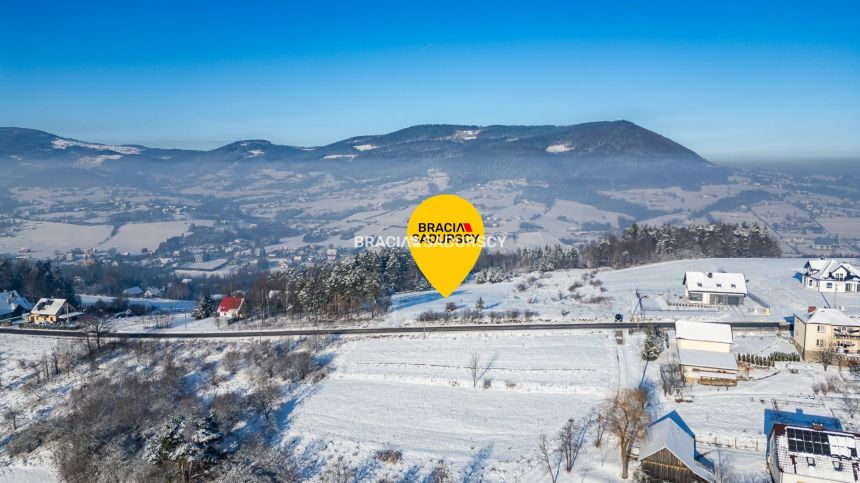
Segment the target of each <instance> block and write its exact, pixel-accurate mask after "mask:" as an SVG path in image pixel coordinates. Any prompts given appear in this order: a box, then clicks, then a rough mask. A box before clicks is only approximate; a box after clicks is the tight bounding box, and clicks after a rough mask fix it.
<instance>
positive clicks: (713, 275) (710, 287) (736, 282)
mask: <svg viewBox="0 0 860 483" xmlns="http://www.w3.org/2000/svg"><path fill="white" fill-rule="evenodd" d="M683 283H684V295H685V296H686V297H687V300H689V301H690V302H692V303H699V304H702V305H743V303H744V299H745V298H746V296H747V283H746V278H745V277H744V274H742V273H724V272H707V273H706V272H687V273H685V274H684V281H683Z"/></svg>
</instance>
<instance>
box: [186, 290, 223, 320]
mask: <svg viewBox="0 0 860 483" xmlns="http://www.w3.org/2000/svg"><path fill="white" fill-rule="evenodd" d="M217 312H218V306H217V305H215V301H214V300H212V297H210V296H209V294H206V295H204V296H202V297H200V301H199V302H198V303H197V307H194V310H192V311H191V316H192V317H194V318H195V319H198V320H199V319H205V318H207V317H212V316H213V315H215V314H216V313H217Z"/></svg>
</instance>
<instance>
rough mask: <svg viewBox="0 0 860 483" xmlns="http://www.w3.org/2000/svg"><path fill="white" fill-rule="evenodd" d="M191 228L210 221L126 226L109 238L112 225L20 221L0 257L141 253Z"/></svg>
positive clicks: (0, 243) (0, 246)
mask: <svg viewBox="0 0 860 483" xmlns="http://www.w3.org/2000/svg"><path fill="white" fill-rule="evenodd" d="M192 224H196V225H205V226H211V225H212V221H211V220H186V221H163V222H161V221H160V222H151V223H128V224H125V225H122V227H120V229H119V230H118V231H117V233H115V234H112V231H113V227H112V226H111V225H75V224H71V223H55V222H50V221H28V220H19V222H18V224H17V225H16V227H15V228H16V231H14V232H13V233H12V234H11V236H3V237H0V253H9V254H18V251H19V250H21V249H27V250H29V252H28V254H29V255H30V256H32V257H34V258H52V257H53V256H54V252H55V251H60V252H61V253H64V252H66V251H67V250H71V249H74V248H80V249H82V250H85V249H88V248H97V249H99V250H108V249H111V248H115V249H117V250H119V251H129V252H140V250H141V249H143V248H147V249H150V250H153V249H155V248H158V245H159V244H160V243H161V242H163V241H165V240H167V239H168V238H170V237H174V236H178V235H181V234H182V233H185V232H187V231H188V227H189V226H191V225H192Z"/></svg>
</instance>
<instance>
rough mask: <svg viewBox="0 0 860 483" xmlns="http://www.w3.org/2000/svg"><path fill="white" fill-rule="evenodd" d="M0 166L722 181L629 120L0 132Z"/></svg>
mask: <svg viewBox="0 0 860 483" xmlns="http://www.w3.org/2000/svg"><path fill="white" fill-rule="evenodd" d="M0 159H3V160H5V161H6V162H7V163H16V162H17V164H18V165H19V166H21V167H24V166H26V167H27V168H28V169H26V170H24V171H28V172H32V171H34V170H38V169H40V168H47V169H51V170H57V169H63V170H68V169H72V170H77V171H81V170H84V171H86V176H87V177H90V176H94V177H95V178H96V179H97V178H99V177H101V176H105V175H119V176H123V175H125V174H128V173H130V172H137V171H138V170H139V169H141V168H142V167H145V169H146V171H147V172H149V173H151V174H152V175H153V176H158V175H167V176H176V175H199V174H200V173H201V172H203V171H206V170H213V169H218V168H220V167H223V166H234V167H235V166H236V165H245V166H248V168H249V169H256V168H259V167H260V166H263V165H271V166H289V167H290V169H292V170H296V171H299V172H302V171H318V170H325V171H331V172H332V173H334V174H336V175H346V176H349V175H352V174H355V173H361V174H362V175H363V176H366V175H369V174H373V175H375V176H379V177H382V178H386V177H391V178H392V179H397V178H402V177H408V176H412V175H420V174H425V173H426V172H427V170H428V169H437V170H442V171H445V172H447V173H449V174H451V175H453V177H454V178H455V179H457V180H460V181H462V182H465V183H474V182H486V181H490V180H492V179H494V178H498V177H500V176H502V177H505V178H520V177H521V178H525V179H527V180H531V181H539V180H540V181H546V182H550V183H552V184H553V185H554V186H556V187H560V188H561V189H567V188H569V186H568V184H569V182H570V181H573V180H575V181H576V184H577V185H580V186H582V185H588V186H594V187H598V186H603V185H612V186H619V187H623V186H636V187H643V186H660V185H664V184H666V183H669V184H672V185H678V184H679V180H680V184H681V185H690V184H692V185H696V184H698V183H701V182H705V181H708V182H713V181H715V180H719V179H723V178H725V176H726V175H727V173H728V170H726V169H723V168H719V167H717V166H715V165H713V164H712V163H710V162H708V161H707V160H705V159H703V158H702V157H701V156H699V155H698V154H696V153H695V152H693V151H692V150H690V149H688V148H686V147H684V146H682V145H680V144H678V143H676V142H674V141H672V140H670V139H668V138H666V137H664V136H661V135H659V134H657V133H654V132H652V131H649V130H647V129H645V128H642V127H640V126H638V125H636V124H634V123H632V122H629V121H611V122H610V121H603V122H591V123H584V124H576V125H571V126H500V125H494V126H465V125H446V124H443V125H418V126H412V127H408V128H405V129H401V130H399V131H395V132H392V133H388V134H382V135H365V136H356V137H352V138H349V139H345V140H342V141H338V142H335V143H332V144H328V145H325V146H313V147H299V146H285V145H277V144H273V143H271V142H269V141H265V140H243V141H236V142H233V143H230V144H226V145H224V146H221V147H219V148H216V149H212V150H208V151H207V150H187V149H162V148H153V147H147V146H139V145H125V144H123V145H112V144H100V143H96V142H91V141H82V140H77V139H71V138H66V137H63V136H60V135H55V134H51V133H47V132H44V131H39V130H34V129H25V128H17V127H4V128H0ZM70 174H72V175H75V174H78V175H79V174H80V173H74V172H73V171H72V172H70ZM75 177H77V176H75ZM455 184H456V183H455Z"/></svg>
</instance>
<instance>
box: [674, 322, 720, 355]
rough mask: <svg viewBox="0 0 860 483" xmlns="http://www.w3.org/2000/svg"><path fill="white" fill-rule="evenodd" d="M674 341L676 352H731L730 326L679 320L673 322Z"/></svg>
mask: <svg viewBox="0 0 860 483" xmlns="http://www.w3.org/2000/svg"><path fill="white" fill-rule="evenodd" d="M675 341H676V343H677V345H678V350H686V349H692V350H704V351H711V352H731V349H732V326H730V325H728V324H716V323H713V322H691V321H684V320H679V321H677V322H675Z"/></svg>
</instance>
